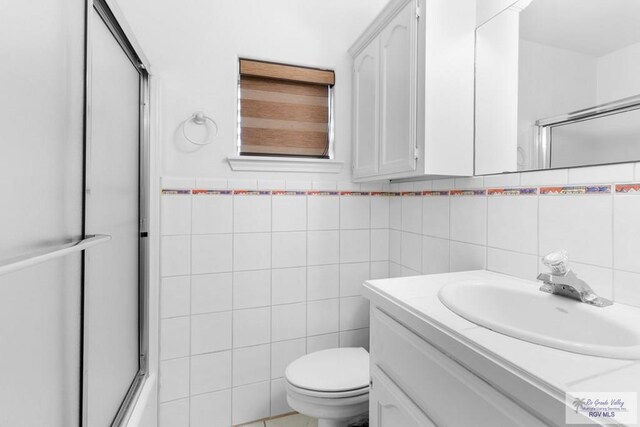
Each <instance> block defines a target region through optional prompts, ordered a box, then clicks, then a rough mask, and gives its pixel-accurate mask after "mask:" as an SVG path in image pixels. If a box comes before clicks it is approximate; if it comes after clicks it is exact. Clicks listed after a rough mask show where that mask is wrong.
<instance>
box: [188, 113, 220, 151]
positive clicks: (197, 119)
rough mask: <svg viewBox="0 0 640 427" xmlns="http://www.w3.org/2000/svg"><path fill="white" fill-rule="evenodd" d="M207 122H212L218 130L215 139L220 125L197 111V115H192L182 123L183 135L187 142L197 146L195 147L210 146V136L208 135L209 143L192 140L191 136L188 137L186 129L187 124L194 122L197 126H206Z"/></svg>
mask: <svg viewBox="0 0 640 427" xmlns="http://www.w3.org/2000/svg"><path fill="white" fill-rule="evenodd" d="M207 121H209V122H211V124H213V125H214V126H215V128H216V133H215V135H213V136H214V137H216V136H218V124H217V123H216V122H215V120H213V119H212V118H211V117H209V116H205V114H204V113H203V112H202V111H196V112H195V113H193V114H192V115H191V117H189V118H188V119H187V120H185V121H184V122H182V135H183V136H184V137H185V139H186V140H187V141H189V142H190V143H192V144H195V145H209V144H211V142H212V140H211V139H209V138H208V135H207V140H208V141H207V140H205V141H204V142H198V141H194V140H193V139H191V138H190V137H189V135H187V129H186V126H187V123H189V122H193V123H194V124H196V125H204V124H206V122H207Z"/></svg>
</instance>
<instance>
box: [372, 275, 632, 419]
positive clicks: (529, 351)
mask: <svg viewBox="0 0 640 427" xmlns="http://www.w3.org/2000/svg"><path fill="white" fill-rule="evenodd" d="M539 285H540V284H539V283H537V282H535V281H527V280H522V279H517V278H513V277H510V276H506V275H502V274H498V273H492V272H488V271H471V272H463V273H447V274H438V275H429V276H414V277H405V278H394V279H384V280H371V281H367V282H365V284H364V286H363V289H362V293H363V295H364V296H365V297H366V298H368V299H369V300H370V302H371V306H370V307H371V308H370V313H371V314H370V315H371V349H370V353H371V390H370V405H369V409H370V425H371V426H374V427H395V426H403V427H413V426H420V427H422V426H474V427H482V426H487V427H489V426H491V427H500V426H505V427H511V426H564V425H567V424H566V410H567V403H565V402H566V401H567V400H566V397H565V396H566V394H567V393H575V392H593V391H599V392H636V393H638V392H639V391H640V362H639V361H638V360H637V359H638V357H635V356H634V354H635V351H637V346H638V344H640V340H639V339H638V335H640V334H638V333H636V332H634V331H633V329H634V328H633V325H631V324H627V326H626V328H627V329H626V330H623V331H622V332H620V333H621V334H622V335H624V336H625V337H626V338H625V341H624V342H620V343H616V342H615V338H609V337H607V336H606V335H603V336H602V338H601V340H602V341H603V346H599V351H601V352H605V353H606V352H607V351H612V352H613V353H611V354H614V356H612V357H596V356H591V355H587V354H579V353H577V352H569V351H565V350H561V349H559V348H554V347H552V346H549V345H540V344H534V343H532V342H528V341H526V340H525V338H523V339H517V338H514V337H512V336H508V335H506V334H504V333H498V332H494V331H493V330H491V329H489V328H488V327H483V326H480V325H479V324H476V323H473V322H471V321H469V320H466V319H465V318H463V317H462V316H460V315H458V314H456V313H455V312H454V311H452V310H451V309H450V308H448V306H449V304H450V303H451V301H454V302H453V303H454V304H455V303H456V300H455V297H456V291H459V290H460V289H462V290H463V291H464V293H462V294H460V295H462V296H464V295H465V294H471V298H477V296H478V292H476V293H475V296H474V295H473V293H471V292H469V288H466V289H465V287H472V286H477V287H479V288H478V289H483V288H480V287H486V289H491V292H493V294H492V295H491V299H489V298H487V299H485V300H482V299H480V300H479V301H477V304H476V306H477V307H479V310H482V309H483V307H484V308H485V309H488V310H493V311H494V312H495V313H501V314H500V315H497V314H496V315H495V316H490V315H489V314H486V316H483V317H487V318H493V321H494V322H496V321H500V320H499V319H503V320H504V322H505V323H507V322H508V319H509V316H511V315H513V316H520V318H519V319H515V320H514V323H513V325H506V326H511V327H512V329H514V330H515V331H516V333H517V330H518V329H526V328H527V324H526V316H527V315H528V314H527V313H531V315H532V316H535V311H536V310H535V308H540V307H542V308H544V309H543V310H542V312H541V313H540V321H541V322H542V323H541V325H540V327H539V328H537V326H535V325H537V323H534V322H535V319H534V320H533V322H532V323H529V325H533V326H532V328H533V329H536V328H537V330H535V331H533V332H534V333H533V335H536V336H538V337H542V338H544V333H543V332H544V328H549V329H548V330H549V331H550V332H549V335H550V337H548V339H549V341H548V343H551V344H552V345H555V346H556V347H558V346H560V345H562V343H563V342H565V341H566V342H572V340H571V339H567V340H564V339H557V338H558V336H560V338H561V337H562V334H566V333H570V330H571V329H570V328H567V327H562V326H561V325H560V321H562V320H564V321H563V322H562V324H563V325H564V326H567V325H569V327H571V325H572V322H574V321H576V322H583V321H585V320H586V321H587V322H588V321H589V319H591V317H590V316H593V318H592V320H593V322H592V324H591V325H584V324H578V323H576V325H574V326H575V330H576V331H578V330H580V328H589V327H591V326H593V327H594V328H595V332H594V333H595V335H593V334H589V333H583V334H580V333H578V332H576V333H577V335H578V337H576V338H575V340H574V341H575V342H573V344H575V345H577V347H576V348H578V349H580V348H581V347H580V346H582V348H584V349H585V351H584V352H587V351H588V349H589V348H591V347H593V346H598V345H597V344H598V343H599V342H600V339H599V338H598V336H599V335H598V334H599V333H600V332H601V329H598V327H597V323H602V322H600V320H602V319H608V320H607V321H610V322H611V323H610V324H611V325H616V324H619V325H621V326H622V327H624V323H616V322H618V321H620V320H621V319H627V320H630V321H634V320H636V317H637V316H640V314H638V312H640V310H637V309H634V308H631V307H627V306H624V305H620V304H614V305H613V306H611V307H607V308H600V307H591V306H588V305H586V304H583V303H581V302H578V301H573V300H569V299H567V298H564V297H561V296H557V295H549V294H545V293H542V292H539V291H538V290H537V289H538V287H539ZM447 286H449V288H447ZM456 288H457V289H456ZM442 289H449V291H448V292H447V291H445V292H441V290H442ZM500 289H504V290H505V297H504V298H502V297H501V296H500ZM508 289H514V290H515V291H514V292H513V295H509V293H510V291H509V290H508ZM533 292H539V293H540V295H541V296H542V298H543V300H541V302H540V303H539V304H540V305H536V304H538V303H532V307H533V309H530V310H528V311H527V310H525V309H524V308H522V307H519V306H518V305H517V302H516V300H515V299H514V295H516V296H518V297H522V296H523V295H524V296H525V297H526V296H528V295H529V296H532V297H533V296H534V295H537V294H534V293H533ZM447 294H448V295H447ZM447 298H448V300H447ZM442 300H447V301H448V304H447V305H445V304H444V303H443V302H442ZM510 306H511V307H510ZM583 306H584V307H583ZM613 307H618V308H617V309H616V311H613ZM547 309H548V310H552V311H554V312H557V313H558V315H557V316H560V317H558V318H557V319H556V320H555V322H556V323H555V327H554V324H552V322H547V323H544V319H543V318H544V317H545V316H548V315H549V316H551V317H553V315H552V314H551V311H547V312H545V310H547ZM585 309H588V310H608V309H611V311H609V312H606V311H584V310H585ZM523 312H524V314H522V313H523ZM487 313H488V312H487ZM611 313H613V314H611ZM465 316H466V315H465ZM501 316H502V317H501ZM562 316H565V317H564V318H563V317H562ZM609 318H611V319H609ZM638 318H640V317H638ZM496 319H498V320H496ZM523 319H525V320H524V321H523ZM523 322H524V323H523ZM495 324H496V323H494V325H495ZM518 325H520V326H518ZM523 325H524V326H523ZM636 325H637V323H636ZM612 327H613V326H612ZM635 329H637V327H636V328H635ZM567 331H569V332H567ZM529 332H531V331H529ZM610 332H611V331H610ZM509 333H510V334H512V332H509ZM616 333H617V332H616ZM616 333H610V334H609V335H611V336H614V335H616ZM627 333H629V334H630V335H625V334H627ZM554 334H555V335H558V336H555V337H554V336H553V335H554ZM533 335H532V336H533ZM594 337H595V338H594ZM554 339H556V341H554ZM610 340H612V341H610ZM609 341H610V342H609ZM627 344H628V345H627ZM607 345H608V347H607ZM625 346H626V347H628V348H625V349H624V351H626V353H624V352H623V353H620V347H625ZM616 350H618V353H617V354H616ZM607 354H608V353H607ZM621 355H624V356H625V357H627V358H620V357H621ZM630 355H631V356H630ZM616 357H618V358H616ZM632 357H635V359H634V358H632ZM635 399H637V395H636V397H635ZM634 403H635V404H636V405H637V402H634ZM570 411H573V408H570ZM576 416H578V415H576ZM584 424H586V425H598V424H597V423H595V422H592V421H589V420H587V419H586V418H584ZM618 425H633V424H625V423H621V424H618Z"/></svg>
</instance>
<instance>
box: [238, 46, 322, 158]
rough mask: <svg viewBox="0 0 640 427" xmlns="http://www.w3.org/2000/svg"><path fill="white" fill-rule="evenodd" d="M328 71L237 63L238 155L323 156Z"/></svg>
mask: <svg viewBox="0 0 640 427" xmlns="http://www.w3.org/2000/svg"><path fill="white" fill-rule="evenodd" d="M334 83H335V75H334V72H333V71H328V70H320V69H314V68H304V67H296V66H291V65H283V64H274V63H270V62H260V61H252V60H247V59H241V60H240V93H239V96H240V100H239V102H240V118H239V119H240V154H241V155H263V156H304V157H328V154H329V143H330V140H329V138H330V116H331V114H332V112H331V111H330V99H329V97H330V90H331V87H332V86H333V84H334Z"/></svg>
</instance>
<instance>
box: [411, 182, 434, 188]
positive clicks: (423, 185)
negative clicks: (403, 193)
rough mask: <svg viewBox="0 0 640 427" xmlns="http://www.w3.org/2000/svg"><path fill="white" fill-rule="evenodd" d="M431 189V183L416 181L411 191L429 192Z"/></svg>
mask: <svg viewBox="0 0 640 427" xmlns="http://www.w3.org/2000/svg"><path fill="white" fill-rule="evenodd" d="M432 188H433V181H432V180H428V181H416V182H414V183H413V189H414V190H415V191H429V190H431V189H432Z"/></svg>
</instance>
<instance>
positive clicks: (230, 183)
mask: <svg viewBox="0 0 640 427" xmlns="http://www.w3.org/2000/svg"><path fill="white" fill-rule="evenodd" d="M227 187H228V188H230V189H232V190H257V189H258V180H256V179H229V180H227Z"/></svg>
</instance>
